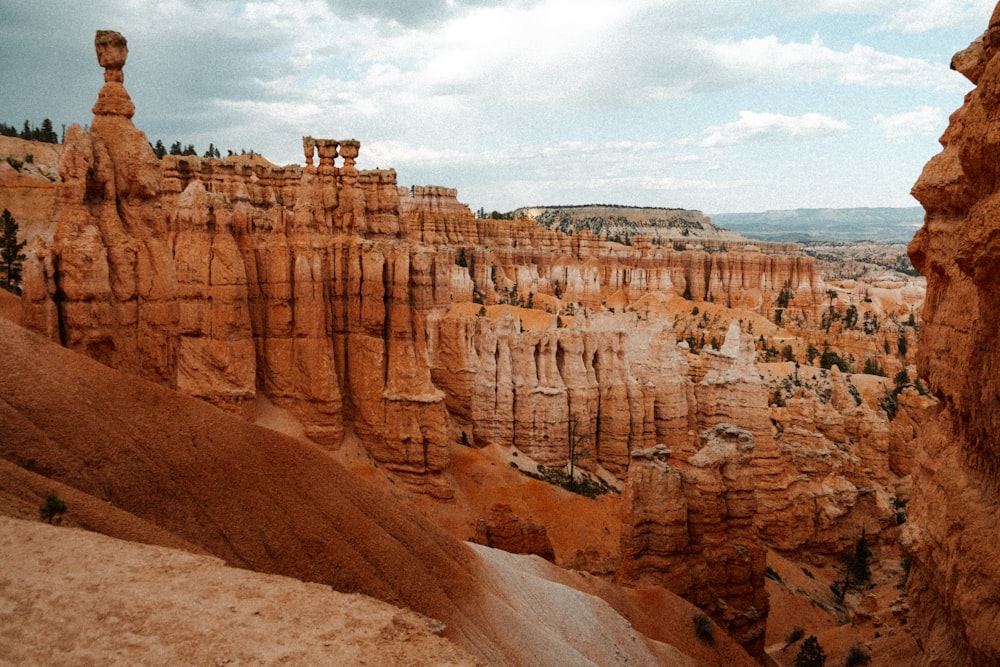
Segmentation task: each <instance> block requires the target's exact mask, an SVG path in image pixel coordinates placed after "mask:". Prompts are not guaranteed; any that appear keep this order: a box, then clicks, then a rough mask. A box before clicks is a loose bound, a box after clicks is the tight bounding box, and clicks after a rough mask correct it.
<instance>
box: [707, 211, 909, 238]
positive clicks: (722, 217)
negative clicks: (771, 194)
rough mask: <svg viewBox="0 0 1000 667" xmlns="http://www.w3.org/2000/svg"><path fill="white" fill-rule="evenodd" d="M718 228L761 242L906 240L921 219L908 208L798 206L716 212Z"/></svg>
mask: <svg viewBox="0 0 1000 667" xmlns="http://www.w3.org/2000/svg"><path fill="white" fill-rule="evenodd" d="M711 220H712V223H713V224H714V225H716V226H718V227H723V228H725V229H729V230H732V231H734V232H738V233H740V234H742V235H744V236H749V237H750V238H755V239H760V240H762V241H781V242H795V243H814V242H816V241H886V242H893V243H909V241H910V240H911V239H912V238H913V235H914V234H915V233H916V232H917V230H918V229H919V228H920V226H921V225H922V224H923V220H924V210H923V209H922V208H920V207H919V206H913V207H909V208H798V209H794V210H786V211H763V212H760V213H717V214H715V215H712V216H711Z"/></svg>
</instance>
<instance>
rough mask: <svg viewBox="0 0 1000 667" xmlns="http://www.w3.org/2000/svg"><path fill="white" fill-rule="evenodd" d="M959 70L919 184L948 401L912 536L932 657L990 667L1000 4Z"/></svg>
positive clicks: (928, 330)
mask: <svg viewBox="0 0 1000 667" xmlns="http://www.w3.org/2000/svg"><path fill="white" fill-rule="evenodd" d="M952 67H954V68H955V69H957V70H958V71H960V72H961V73H962V74H964V75H965V76H966V77H967V78H968V79H969V80H970V81H972V83H974V84H975V85H976V87H975V89H974V90H973V91H972V92H970V93H969V94H968V95H967V96H966V98H965V103H964V104H963V105H962V107H961V108H960V109H958V110H957V111H956V112H955V113H954V114H952V116H951V122H950V124H949V126H948V129H947V130H946V131H945V133H944V136H943V137H942V138H941V144H942V146H943V150H942V152H941V153H939V154H938V155H937V156H935V157H934V158H932V159H931V160H930V162H928V163H927V165H926V166H925V167H924V171H923V173H922V174H921V176H920V179H919V180H918V181H917V183H916V185H914V187H913V195H914V196H915V197H916V198H917V199H918V200H919V201H920V203H921V204H922V205H923V206H924V209H925V210H926V212H927V215H926V217H925V222H924V226H923V227H922V228H921V230H920V231H919V232H918V233H917V236H916V238H915V239H914V240H913V243H912V244H911V245H910V257H911V259H912V260H913V264H914V266H916V267H917V268H918V269H919V270H920V271H921V272H922V273H923V274H924V275H925V276H927V299H926V301H925V303H924V308H923V320H924V327H923V329H922V331H921V333H920V349H919V352H918V357H917V363H918V366H919V368H920V370H921V373H922V374H925V375H926V377H927V379H928V380H929V382H930V385H931V388H932V390H933V392H934V395H935V396H936V397H937V398H938V399H939V400H940V402H941V403H940V409H939V411H938V412H937V414H936V415H935V416H934V417H933V419H931V420H929V421H928V423H926V424H924V425H923V426H922V429H921V434H920V447H919V450H918V452H917V458H916V472H915V487H914V492H913V501H912V502H911V509H910V514H911V517H912V519H911V522H910V524H909V527H908V529H907V530H906V531H905V533H904V536H903V537H904V546H905V547H906V548H907V550H908V551H909V552H910V557H911V559H912V560H913V570H912V574H911V576H910V587H909V591H910V596H911V598H912V600H913V603H912V604H913V606H914V611H915V620H916V623H917V626H916V633H915V634H916V636H917V638H918V640H919V642H920V644H921V646H922V648H923V649H924V651H925V654H926V655H925V661H924V664H928V665H945V664H968V665H972V664H976V665H987V664H997V663H998V662H1000V637H998V636H997V633H996V628H997V627H998V625H1000V605H998V604H997V596H996V591H997V590H998V589H1000V568H998V567H997V564H996V561H995V559H993V558H991V556H990V555H991V554H992V553H993V551H994V550H995V548H996V545H997V544H998V543H1000V524H998V523H997V521H996V509H997V504H998V502H1000V488H998V485H997V475H998V473H1000V446H998V442H1000V440H998V439H997V428H998V415H1000V409H998V408H1000V400H998V394H997V382H998V380H997V378H998V375H997V372H996V369H997V364H998V361H1000V351H998V349H997V330H998V328H1000V320H998V313H1000V310H998V305H1000V290H998V288H997V270H998V267H1000V248H998V246H997V238H998V235H997V230H998V228H1000V217H998V215H997V211H998V205H1000V190H998V188H997V183H998V179H997V168H998V167H997V165H998V164H1000V145H998V142H997V137H996V114H997V110H998V109H1000V6H998V8H997V9H996V10H995V11H994V13H993V16H992V18H991V19H990V24H989V27H988V28H987V30H986V32H985V33H984V34H983V35H982V37H980V38H979V39H977V40H976V41H975V42H973V44H972V45H971V46H970V47H969V48H968V49H966V50H965V51H963V52H961V53H959V54H957V55H956V56H955V58H954V59H953V60H952Z"/></svg>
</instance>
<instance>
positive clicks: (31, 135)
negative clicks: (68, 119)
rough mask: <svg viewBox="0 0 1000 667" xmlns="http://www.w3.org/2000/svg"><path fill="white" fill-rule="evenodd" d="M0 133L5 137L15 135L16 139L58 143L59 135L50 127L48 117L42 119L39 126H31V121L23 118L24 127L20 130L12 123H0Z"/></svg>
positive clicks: (50, 122) (50, 123)
mask: <svg viewBox="0 0 1000 667" xmlns="http://www.w3.org/2000/svg"><path fill="white" fill-rule="evenodd" d="M64 129H65V128H64ZM0 135H3V136H5V137H16V138H18V139H27V140H28V141H42V142H44V143H47V144H58V143H59V135H58V134H57V133H56V131H55V130H54V129H52V121H51V120H49V119H48V118H46V119H45V120H43V121H42V126H41V127H38V126H37V125H36V126H34V127H32V125H31V123H29V122H28V121H27V120H25V121H24V127H22V128H21V130H20V131H18V129H17V128H16V127H14V126H13V125H8V124H7V123H0Z"/></svg>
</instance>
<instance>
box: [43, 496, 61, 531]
mask: <svg viewBox="0 0 1000 667" xmlns="http://www.w3.org/2000/svg"><path fill="white" fill-rule="evenodd" d="M65 513H66V503H64V502H63V501H62V500H61V499H60V498H59V496H57V495H56V494H54V493H50V494H48V495H47V496H45V504H44V505H42V506H41V507H40V508H39V509H38V515H39V516H40V517H41V519H42V520H43V521H48V522H49V523H53V522H54V523H56V524H57V525H58V524H60V523H62V517H63V514H65Z"/></svg>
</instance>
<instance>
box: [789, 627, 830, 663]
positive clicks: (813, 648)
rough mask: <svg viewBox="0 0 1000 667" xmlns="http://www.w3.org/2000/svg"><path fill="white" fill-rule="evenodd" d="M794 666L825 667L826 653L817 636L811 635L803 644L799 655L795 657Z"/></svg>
mask: <svg viewBox="0 0 1000 667" xmlns="http://www.w3.org/2000/svg"><path fill="white" fill-rule="evenodd" d="M792 664H794V665H795V667H823V665H825V664H826V651H824V650H823V647H822V646H820V644H819V640H818V639H816V635H809V637H807V638H806V640H805V641H804V642H802V646H800V647H799V653H798V655H796V656H795V662H794V663H792Z"/></svg>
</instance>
